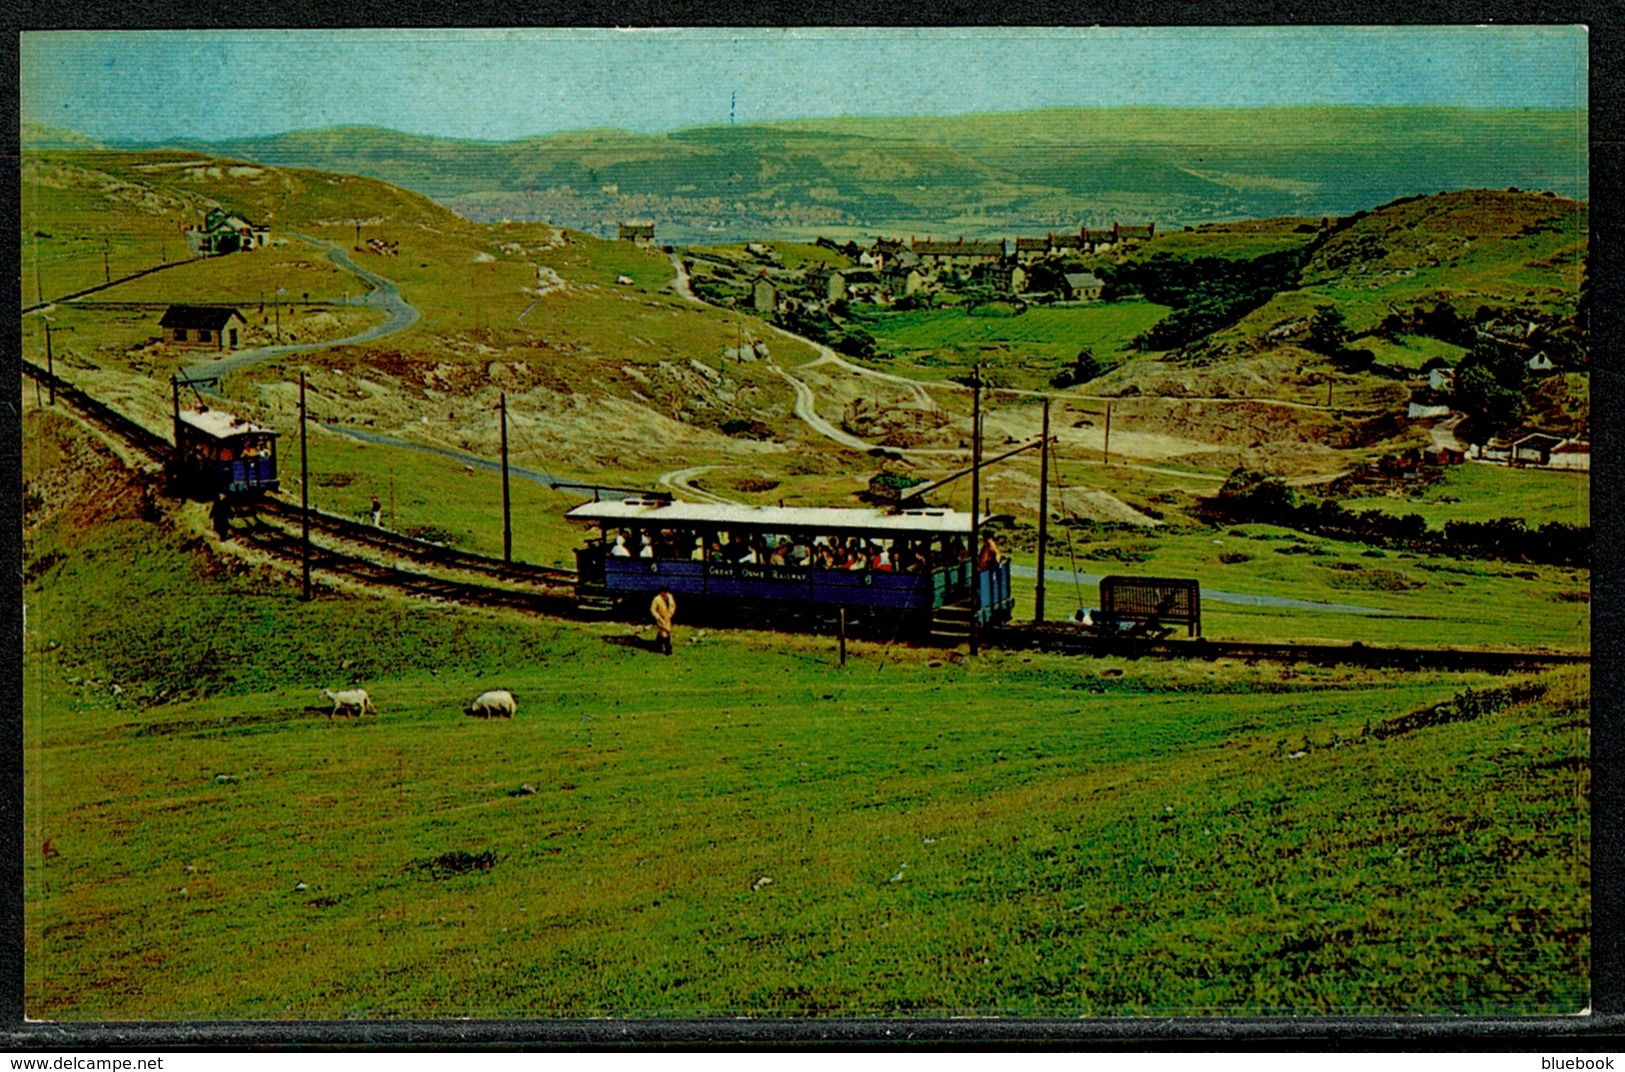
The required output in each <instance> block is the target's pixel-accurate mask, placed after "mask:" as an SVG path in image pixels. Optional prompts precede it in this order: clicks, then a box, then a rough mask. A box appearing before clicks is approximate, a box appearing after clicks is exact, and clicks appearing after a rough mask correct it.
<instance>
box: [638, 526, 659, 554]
mask: <svg viewBox="0 0 1625 1072" xmlns="http://www.w3.org/2000/svg"><path fill="white" fill-rule="evenodd" d="M638 544H639V546H638V557H639V558H653V557H654V556H655V547H654V543H653V542H652V541H651V540H650V539H649V534H648V533H647V532H645V533H643V535H642V536H640V537H639V538H638Z"/></svg>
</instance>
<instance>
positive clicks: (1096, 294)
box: [1066, 272, 1106, 301]
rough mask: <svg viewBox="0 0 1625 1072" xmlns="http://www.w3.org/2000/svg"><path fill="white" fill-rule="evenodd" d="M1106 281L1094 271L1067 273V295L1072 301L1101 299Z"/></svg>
mask: <svg viewBox="0 0 1625 1072" xmlns="http://www.w3.org/2000/svg"><path fill="white" fill-rule="evenodd" d="M1105 285H1106V284H1105V282H1104V281H1103V280H1102V279H1101V278H1100V277H1099V276H1097V275H1096V274H1095V273H1093V272H1068V273H1066V296H1067V298H1069V299H1070V300H1072V301H1099V300H1100V291H1101V288H1102V287H1104V286H1105Z"/></svg>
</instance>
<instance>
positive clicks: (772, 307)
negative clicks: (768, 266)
mask: <svg viewBox="0 0 1625 1072" xmlns="http://www.w3.org/2000/svg"><path fill="white" fill-rule="evenodd" d="M750 299H751V305H752V306H753V307H754V308H755V309H756V311H757V312H758V313H773V312H777V311H778V308H779V288H778V287H776V286H774V285H773V280H771V279H769V278H768V277H767V276H765V275H764V276H760V277H759V278H758V279H757V280H756V282H755V284H753V285H752V287H751V292H750Z"/></svg>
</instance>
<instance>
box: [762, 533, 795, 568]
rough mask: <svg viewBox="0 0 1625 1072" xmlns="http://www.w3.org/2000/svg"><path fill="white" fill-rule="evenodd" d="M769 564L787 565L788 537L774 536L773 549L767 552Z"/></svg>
mask: <svg viewBox="0 0 1625 1072" xmlns="http://www.w3.org/2000/svg"><path fill="white" fill-rule="evenodd" d="M767 564H768V565H769V566H788V565H789V564H790V537H788V536H779V537H776V539H775V541H774V545H773V550H772V551H771V552H769V553H768V556H767Z"/></svg>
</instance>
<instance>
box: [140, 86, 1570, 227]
mask: <svg viewBox="0 0 1625 1072" xmlns="http://www.w3.org/2000/svg"><path fill="white" fill-rule="evenodd" d="M1585 126H1586V117H1585V115H1584V113H1581V112H1572V111H1540V110H1508V109H1461V108H1352V107H1338V108H1328V107H1303V108H1283V109H1160V108H1122V109H1059V110H1052V111H1038V112H1025V113H1015V114H1003V115H982V116H960V117H947V118H936V117H925V118H862V119H839V120H820V121H806V122H794V123H777V124H757V125H741V126H728V127H702V128H693V129H687V130H679V131H674V132H671V133H667V134H654V135H638V134H630V133H627V132H624V131H614V130H605V131H580V132H571V133H564V134H557V135H551V136H547V137H540V138H530V139H524V140H520V141H512V142H482V141H458V140H453V139H444V138H429V137H421V136H415V135H407V134H401V133H397V132H394V131H387V130H378V129H372V128H338V129H332V130H320V131H303V132H293V133H287V134H279V135H275V136H273V137H266V138H253V139H241V140H232V141H223V142H216V143H212V144H209V145H201V144H198V145H192V146H190V147H191V148H195V149H199V150H205V151H208V152H211V153H215V154H218V155H228V156H238V157H244V158H247V159H252V160H257V161H260V162H262V163H266V164H276V165H282V166H290V167H309V168H316V169H320V170H327V171H344V172H351V173H355V174H361V175H367V176H371V177H374V178H380V179H385V180H388V181H390V182H393V183H397V184H399V185H402V186H406V187H408V188H411V189H414V190H417V191H419V192H421V193H424V194H426V195H428V196H430V197H433V198H435V199H436V200H438V201H441V202H443V203H445V204H447V205H450V206H452V207H454V208H456V209H457V210H458V211H460V212H462V213H464V214H465V215H468V216H470V217H472V218H477V219H488V220H494V219H516V220H551V221H553V222H554V223H557V224H561V225H565V226H569V227H574V228H578V229H581V230H585V231H589V232H593V233H599V234H603V233H605V228H606V227H610V226H613V221H615V220H616V219H621V218H627V217H631V216H652V217H654V218H655V220H656V221H657V224H658V226H659V229H660V230H659V233H660V235H661V236H662V238H665V239H670V240H672V241H677V242H685V243H687V242H723V241H737V240H743V239H754V240H761V239H767V238H785V239H790V238H806V237H810V236H812V235H815V234H821V233H822V234H831V235H835V236H838V237H847V236H855V235H860V234H873V233H876V232H882V231H884V232H900V233H910V232H914V233H920V234H926V233H935V234H938V235H946V234H961V233H962V234H966V235H971V234H989V235H991V234H1007V233H1012V232H1016V231H1031V232H1035V233H1042V232H1044V231H1045V230H1048V229H1051V228H1066V227H1076V226H1077V225H1078V224H1079V223H1080V222H1082V223H1089V224H1091V225H1096V226H1098V225H1101V224H1104V223H1109V222H1110V221H1112V220H1114V219H1115V220H1121V221H1123V222H1138V221H1142V220H1146V219H1154V220H1157V221H1158V222H1159V223H1162V224H1184V223H1197V222H1204V221H1210V220H1225V219H1243V218H1254V217H1271V216H1289V215H1296V216H1312V217H1319V216H1322V215H1346V214H1349V213H1352V212H1354V211H1357V210H1359V209H1363V208H1368V207H1369V206H1371V205H1374V204H1379V203H1382V202H1385V201H1388V200H1391V199H1393V198H1395V197H1400V196H1406V195H1411V194H1416V193H1418V192H1423V191H1435V190H1452V189H1464V188H1469V187H1506V186H1520V187H1532V188H1535V189H1551V190H1553V191H1554V192H1556V193H1559V194H1562V195H1564V196H1567V197H1577V198H1582V199H1583V198H1585V197H1587V196H1588V189H1587V185H1586V184H1587V176H1586V169H1585V167H1584V165H1583V162H1582V163H1580V164H1578V165H1577V164H1576V152H1577V151H1580V147H1582V146H1583V145H1584V144H1585ZM148 148H151V147H148Z"/></svg>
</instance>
